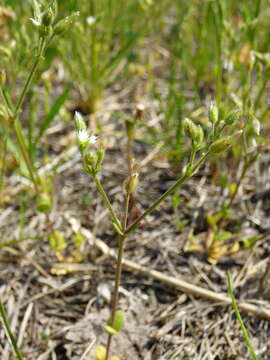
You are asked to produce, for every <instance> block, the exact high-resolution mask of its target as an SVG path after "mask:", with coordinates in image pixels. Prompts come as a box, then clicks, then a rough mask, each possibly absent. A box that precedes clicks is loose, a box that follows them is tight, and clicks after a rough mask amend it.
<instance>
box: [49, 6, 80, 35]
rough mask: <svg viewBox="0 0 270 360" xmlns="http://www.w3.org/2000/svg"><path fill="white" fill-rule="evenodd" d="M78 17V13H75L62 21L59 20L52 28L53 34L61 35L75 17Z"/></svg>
mask: <svg viewBox="0 0 270 360" xmlns="http://www.w3.org/2000/svg"><path fill="white" fill-rule="evenodd" d="M79 15H80V12H79V11H77V12H75V13H73V14H71V15H70V16H67V17H65V18H64V19H62V20H60V21H59V22H58V23H57V24H56V25H55V27H54V34H55V35H62V34H63V33H64V32H66V31H67V30H68V29H69V28H70V27H71V25H72V24H73V23H74V21H75V19H76V17H77V16H79Z"/></svg>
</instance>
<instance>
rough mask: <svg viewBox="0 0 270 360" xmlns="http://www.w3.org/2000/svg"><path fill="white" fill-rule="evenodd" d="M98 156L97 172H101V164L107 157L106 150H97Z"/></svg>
mask: <svg viewBox="0 0 270 360" xmlns="http://www.w3.org/2000/svg"><path fill="white" fill-rule="evenodd" d="M96 155H97V163H96V169H95V170H96V172H98V171H100V169H101V164H102V162H103V160H104V157H105V150H104V149H97V150H96Z"/></svg>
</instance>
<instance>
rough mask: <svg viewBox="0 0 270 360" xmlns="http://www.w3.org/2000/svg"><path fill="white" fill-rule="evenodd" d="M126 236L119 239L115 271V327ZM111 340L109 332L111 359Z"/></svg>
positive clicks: (108, 342) (113, 299)
mask: <svg viewBox="0 0 270 360" xmlns="http://www.w3.org/2000/svg"><path fill="white" fill-rule="evenodd" d="M125 238H126V235H123V236H121V237H120V239H119V247H118V253H117V264H116V273H115V283H114V292H113V298H112V307H111V326H112V328H113V327H114V322H115V315H116V309H117V304H118V297H119V287H120V281H121V274H122V260H123V254H124V248H125ZM111 342H112V335H111V334H109V335H108V340H107V345H106V358H105V360H109V353H110V347H111Z"/></svg>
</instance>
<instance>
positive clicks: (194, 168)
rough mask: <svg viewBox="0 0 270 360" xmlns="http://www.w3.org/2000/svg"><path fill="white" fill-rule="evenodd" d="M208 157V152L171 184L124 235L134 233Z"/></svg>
mask: <svg viewBox="0 0 270 360" xmlns="http://www.w3.org/2000/svg"><path fill="white" fill-rule="evenodd" d="M208 155H209V151H208V152H206V153H205V154H204V155H203V156H202V157H201V158H200V159H199V160H198V161H197V163H196V164H195V165H194V166H193V169H192V171H191V172H190V173H187V172H185V173H184V175H182V176H181V177H180V178H179V179H178V180H177V181H176V183H175V184H173V185H172V186H171V187H170V188H169V189H168V190H167V191H165V192H164V193H163V194H162V195H161V196H160V197H159V198H158V199H157V200H156V201H155V202H154V203H153V204H152V205H151V206H150V207H149V208H148V209H147V210H145V211H144V212H143V213H142V214H141V215H140V216H139V217H138V218H137V219H136V220H135V221H134V222H133V223H132V224H131V225H129V226H128V228H127V229H126V231H125V234H126V235H128V234H130V233H132V232H133V231H135V230H136V229H137V227H138V226H139V225H140V222H141V221H142V220H143V219H144V218H145V217H146V216H147V215H150V214H151V213H152V212H153V211H154V210H155V208H156V207H157V206H158V205H159V204H160V203H161V202H162V201H163V200H165V199H166V198H167V197H168V196H169V195H171V194H173V193H174V191H175V190H176V189H177V188H178V187H179V186H180V185H182V184H183V183H184V182H185V181H186V180H187V179H188V178H190V177H191V176H192V175H194V174H195V172H196V171H197V170H198V168H199V167H200V166H201V164H202V163H203V162H204V161H205V159H206V157H207V156H208Z"/></svg>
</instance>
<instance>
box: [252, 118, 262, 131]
mask: <svg viewBox="0 0 270 360" xmlns="http://www.w3.org/2000/svg"><path fill="white" fill-rule="evenodd" d="M253 130H254V133H255V134H256V135H260V132H261V123H260V121H259V120H258V119H257V118H255V117H254V118H253Z"/></svg>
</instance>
